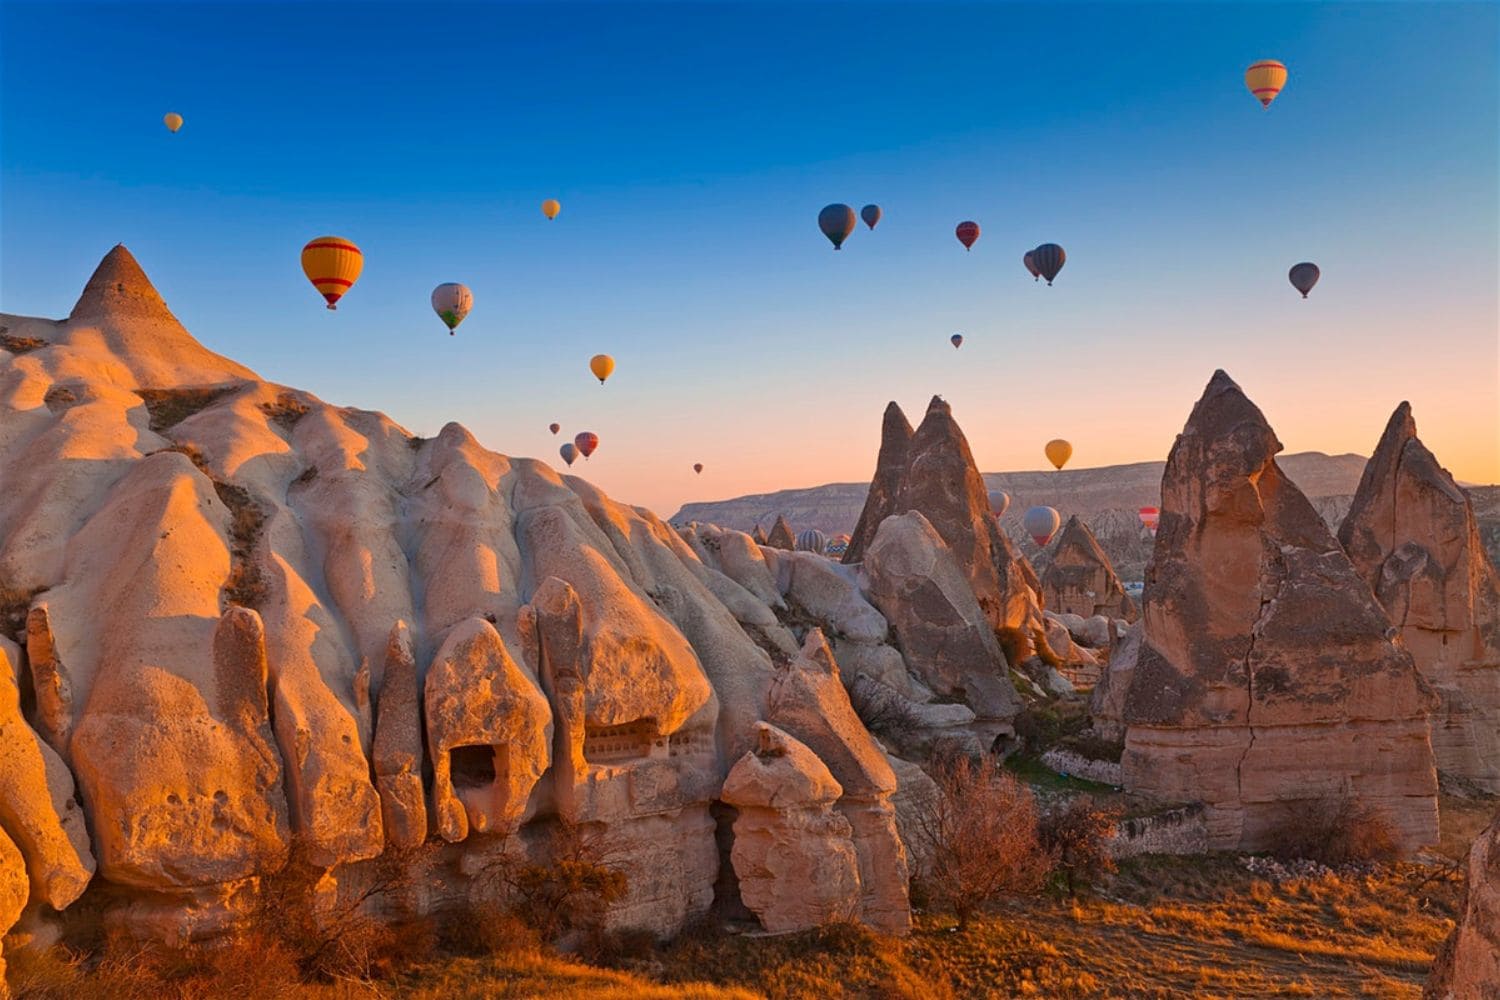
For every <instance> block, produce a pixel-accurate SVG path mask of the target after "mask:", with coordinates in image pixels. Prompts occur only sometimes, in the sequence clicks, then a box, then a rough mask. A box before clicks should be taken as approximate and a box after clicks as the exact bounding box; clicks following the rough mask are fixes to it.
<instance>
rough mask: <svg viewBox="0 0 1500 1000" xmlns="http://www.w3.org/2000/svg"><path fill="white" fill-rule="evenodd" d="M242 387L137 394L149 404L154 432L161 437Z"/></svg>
mask: <svg viewBox="0 0 1500 1000" xmlns="http://www.w3.org/2000/svg"><path fill="white" fill-rule="evenodd" d="M238 388H239V386H235V385H219V386H205V387H202V388H195V389H137V390H136V391H135V394H136V395H137V396H139V397H141V401H142V402H144V403H145V404H146V412H147V414H149V415H150V419H151V429H152V430H153V431H155V432H156V433H158V434H160V433H162V432H164V431H167V430H170V429H171V428H173V427H176V426H177V425H178V424H180V423H182V422H183V421H184V420H186V419H187V418H188V417H191V416H192V415H193V414H195V413H198V412H200V411H202V410H206V409H208V408H209V407H210V406H212V405H213V404H214V403H216V402H218V401H219V400H220V399H221V398H223V397H224V396H226V395H228V394H229V393H232V392H234V391H235V390H236V389H238Z"/></svg>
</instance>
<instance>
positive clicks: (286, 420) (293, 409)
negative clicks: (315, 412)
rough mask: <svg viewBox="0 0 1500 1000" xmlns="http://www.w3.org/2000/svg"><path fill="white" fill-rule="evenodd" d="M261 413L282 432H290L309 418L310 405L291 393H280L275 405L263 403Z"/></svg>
mask: <svg viewBox="0 0 1500 1000" xmlns="http://www.w3.org/2000/svg"><path fill="white" fill-rule="evenodd" d="M260 409H261V412H262V413H264V414H265V415H266V416H268V417H270V418H271V422H272V423H274V424H276V425H277V426H278V427H280V428H281V429H282V430H285V431H290V430H291V429H292V428H293V427H296V426H297V421H299V420H301V419H302V418H303V417H305V416H307V411H308V405H307V404H306V403H304V402H302V400H300V399H298V398H297V397H296V396H294V395H292V394H291V393H289V392H283V393H280V394H279V395H278V396H277V397H276V402H274V403H261V404H260Z"/></svg>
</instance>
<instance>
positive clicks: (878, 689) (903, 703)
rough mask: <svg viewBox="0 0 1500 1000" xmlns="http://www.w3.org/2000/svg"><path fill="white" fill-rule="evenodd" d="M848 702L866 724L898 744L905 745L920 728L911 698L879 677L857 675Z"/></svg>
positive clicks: (879, 734)
mask: <svg viewBox="0 0 1500 1000" xmlns="http://www.w3.org/2000/svg"><path fill="white" fill-rule="evenodd" d="M849 694H850V698H849V703H850V705H852V706H853V708H854V714H855V715H858V716H859V721H861V722H863V723H864V724H865V728H866V729H868V730H869V731H870V732H872V733H874V734H875V735H876V736H879V737H880V738H881V739H884V740H887V741H889V742H891V743H894V744H896V745H897V746H898V747H899V746H907V745H909V744H910V743H911V742H912V741H913V740H915V739H916V737H917V734H918V733H919V732H920V731H921V729H922V720H921V719H920V718H919V717H918V715H917V713H916V712H915V711H913V710H912V706H911V702H909V701H907V700H906V699H905V698H903V697H901V696H900V695H899V694H897V693H896V692H895V691H892V690H891V689H890V688H889V687H887V686H886V685H884V684H882V683H880V682H879V681H874V680H868V679H865V678H859V679H856V680H855V682H854V687H853V689H852V690H851V691H850V692H849Z"/></svg>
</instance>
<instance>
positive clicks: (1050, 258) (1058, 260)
mask: <svg viewBox="0 0 1500 1000" xmlns="http://www.w3.org/2000/svg"><path fill="white" fill-rule="evenodd" d="M1031 262H1032V263H1033V264H1035V265H1036V269H1037V270H1038V271H1039V272H1041V275H1042V277H1044V278H1046V279H1047V284H1049V285H1050V284H1052V279H1053V278H1055V277H1057V272H1058V271H1061V270H1062V267H1063V265H1064V264H1066V263H1067V262H1068V255H1067V254H1066V253H1064V252H1063V248H1062V247H1060V246H1058V245H1057V244H1056V243H1043V244H1042V245H1041V246H1039V247H1037V248H1036V249H1035V250H1033V251H1031Z"/></svg>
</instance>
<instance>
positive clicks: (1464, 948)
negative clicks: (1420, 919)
mask: <svg viewBox="0 0 1500 1000" xmlns="http://www.w3.org/2000/svg"><path fill="white" fill-rule="evenodd" d="M1468 876H1469V880H1468V884H1467V886H1466V888H1465V890H1464V906H1463V912H1462V913H1461V914H1460V916H1459V920H1458V926H1457V927H1455V928H1454V930H1453V935H1452V936H1451V937H1450V938H1448V940H1447V942H1446V943H1445V944H1444V945H1443V947H1442V950H1441V951H1439V952H1438V954H1437V958H1436V959H1434V960H1433V963H1432V975H1431V977H1430V978H1429V979H1428V981H1427V988H1426V989H1425V990H1424V991H1423V993H1422V996H1423V997H1424V1000H1500V813H1497V814H1496V816H1495V819H1494V821H1493V822H1491V823H1490V825H1489V829H1487V830H1485V831H1484V832H1483V833H1481V834H1480V835H1479V839H1477V840H1475V841H1474V845H1473V846H1472V847H1471V848H1469V868H1468Z"/></svg>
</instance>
